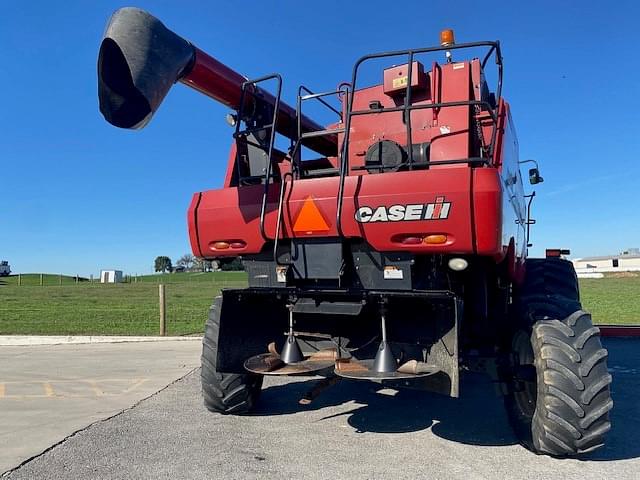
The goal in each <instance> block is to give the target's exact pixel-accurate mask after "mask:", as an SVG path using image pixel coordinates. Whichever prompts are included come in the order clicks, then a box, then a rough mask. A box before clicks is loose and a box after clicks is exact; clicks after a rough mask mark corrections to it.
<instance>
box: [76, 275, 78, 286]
mask: <svg viewBox="0 0 640 480" xmlns="http://www.w3.org/2000/svg"><path fill="white" fill-rule="evenodd" d="M77 284H78V274H77V273H76V285H77Z"/></svg>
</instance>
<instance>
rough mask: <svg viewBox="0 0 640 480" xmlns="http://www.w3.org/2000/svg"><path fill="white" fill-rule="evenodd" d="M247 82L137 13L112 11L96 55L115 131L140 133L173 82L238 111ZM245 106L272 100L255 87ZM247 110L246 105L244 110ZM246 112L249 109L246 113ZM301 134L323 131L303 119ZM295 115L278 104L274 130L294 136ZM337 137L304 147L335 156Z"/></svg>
mask: <svg viewBox="0 0 640 480" xmlns="http://www.w3.org/2000/svg"><path fill="white" fill-rule="evenodd" d="M245 81H247V78H246V77H244V76H242V75H240V74H239V73H237V72H235V71H234V70H232V69H230V68H229V67H227V66H226V65H224V64H222V63H220V62H219V61H217V60H216V59H215V58H213V57H211V56H209V55H207V54H206V53H205V52H203V51H202V50H200V49H198V48H197V47H195V46H194V45H193V44H192V43H190V42H188V41H187V40H185V39H184V38H182V37H180V36H179V35H177V34H175V33H174V32H172V31H171V30H169V29H168V28H167V27H165V26H164V24H163V23H162V22H161V21H160V20H158V19H157V18H155V17H154V16H153V15H151V14H149V13H148V12H145V11H144V10H140V9H139V8H133V7H126V8H121V9H119V10H117V11H116V12H115V13H114V14H113V15H112V16H111V19H110V20H109V23H108V24H107V28H106V31H105V34H104V38H103V40H102V43H101V45H100V52H99V55H98V99H99V102H100V112H102V115H103V116H104V118H105V119H106V120H107V121H108V122H109V123H111V124H112V125H115V126H116V127H120V128H130V129H140V128H143V127H144V126H145V125H147V123H149V121H150V120H151V118H152V117H153V114H154V113H155V112H156V110H157V109H158V107H159V106H160V104H161V103H162V100H163V99H164V97H165V96H166V95H167V93H168V92H169V90H170V89H171V86H172V85H173V84H174V83H176V82H181V83H184V84H185V85H187V86H189V87H191V88H193V89H195V90H197V91H199V92H201V93H203V94H205V95H207V96H208V97H210V98H213V99H214V100H217V101H218V102H220V103H222V104H223V105H226V106H227V107H229V108H231V109H233V110H238V109H239V108H240V97H241V91H242V84H243V83H244V82H245ZM245 98H246V99H247V102H255V101H256V99H259V101H263V102H268V103H270V104H271V105H274V103H275V99H274V97H273V96H272V95H271V94H270V93H268V92H266V91H264V90H263V89H260V88H256V89H255V90H254V93H253V94H249V95H245ZM246 106H247V107H250V106H251V105H250V104H249V105H246ZM250 110H251V109H250ZM301 124H302V131H303V132H312V131H318V130H322V129H323V127H322V126H320V125H318V124H317V123H315V122H314V121H312V120H310V119H308V118H306V117H304V116H303V117H302V119H301ZM295 125H296V111H295V110H294V109H293V108H291V107H290V106H289V105H287V104H285V103H284V102H280V111H279V113H278V123H277V125H276V129H277V131H278V132H279V133H281V134H282V135H285V136H287V137H289V138H291V137H292V135H294V132H295ZM337 144H338V141H337V137H336V136H335V135H333V136H323V137H312V138H309V139H308V141H307V142H305V146H307V147H309V148H311V149H313V150H315V151H317V152H319V153H322V154H323V155H327V156H334V155H336V154H337Z"/></svg>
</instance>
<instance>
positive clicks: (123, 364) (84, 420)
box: [0, 340, 201, 473]
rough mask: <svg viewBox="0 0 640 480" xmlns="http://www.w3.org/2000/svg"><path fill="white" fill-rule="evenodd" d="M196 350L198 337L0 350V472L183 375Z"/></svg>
mask: <svg viewBox="0 0 640 480" xmlns="http://www.w3.org/2000/svg"><path fill="white" fill-rule="evenodd" d="M200 349H201V343H200V342H199V341H197V340H193V341H163V342H153V343H147V342H145V343H114V344H88V345H53V346H2V347H0V473H2V472H4V471H6V470H8V469H10V468H13V467H15V466H17V465H18V464H20V463H21V462H23V461H25V460H27V459H28V458H30V457H32V456H34V455H37V454H39V453H41V452H42V451H44V450H46V449H47V448H49V447H51V446H52V445H54V444H56V443H57V442H60V441H61V440H63V439H64V438H65V437H67V436H68V435H70V434H72V433H73V432H75V431H77V430H79V429H82V428H85V427H87V426H88V425H90V424H91V423H93V422H96V421H98V420H103V419H106V418H108V417H111V416H113V415H115V414H117V413H119V412H121V411H122V410H124V409H126V408H129V407H131V406H133V405H134V404H136V403H137V402H139V401H140V400H142V399H144V398H146V397H148V396H149V395H152V394H153V393H156V392H157V391H159V390H161V389H162V388H164V387H166V386H167V385H168V384H170V383H171V382H173V381H175V380H176V379H178V378H180V377H182V376H184V375H185V374H187V373H188V372H189V371H191V370H193V369H194V368H195V367H197V366H198V365H199V363H200V358H199V357H200Z"/></svg>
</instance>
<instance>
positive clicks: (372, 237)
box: [189, 168, 473, 256]
mask: <svg viewBox="0 0 640 480" xmlns="http://www.w3.org/2000/svg"><path fill="white" fill-rule="evenodd" d="M338 181H339V178H338V177H329V178H317V179H305V180H297V181H295V182H294V187H293V191H291V192H287V194H286V195H287V197H288V198H289V201H288V204H287V206H285V209H284V222H283V235H285V236H292V235H293V232H292V225H293V224H294V223H295V220H296V218H297V214H298V213H299V211H300V210H301V208H302V206H303V204H304V202H305V200H306V199H307V198H308V197H311V198H312V199H313V201H314V203H315V205H316V207H317V208H318V209H319V210H320V212H321V213H322V216H323V218H324V219H326V220H327V223H328V224H329V230H328V231H322V232H315V233H312V234H306V233H303V234H302V236H305V237H335V236H338V232H337V228H336V224H335V223H336V221H335V218H336V196H337V192H338ZM470 183H471V169H468V168H467V169H459V168H451V169H441V170H433V171H428V170H418V171H412V172H396V173H385V174H378V175H366V176H351V177H348V178H347V179H346V181H345V196H344V204H343V211H342V218H343V224H342V227H343V231H344V234H345V235H346V236H347V237H352V238H363V239H365V240H366V241H367V242H368V243H369V244H370V245H371V246H372V247H373V248H375V249H376V250H379V251H398V250H407V251H411V252H415V253H429V252H439V253H441V252H455V253H471V252H473V244H472V236H471V221H470V219H471V206H470V194H469V191H470V190H469V189H470ZM262 192H263V187H262V186H260V185H256V186H246V187H242V188H241V189H238V188H224V189H220V190H211V191H207V192H203V193H202V198H201V200H200V204H199V207H198V211H197V218H198V222H197V223H198V236H199V248H200V249H201V250H202V253H203V254H205V255H208V256H214V255H215V256H231V255H239V254H247V253H258V252H260V251H261V250H262V248H263V246H264V240H263V239H262V237H261V236H260V233H259V232H260V229H259V224H260V223H259V215H260V203H261V199H262ZM278 193H279V192H278V189H277V188H272V189H271V190H270V195H269V199H268V204H267V214H266V221H265V228H266V232H267V235H268V236H269V237H270V238H272V237H273V235H274V233H275V222H276V216H277V200H278ZM438 197H444V201H446V202H447V203H450V204H451V206H450V210H449V212H448V215H447V218H443V219H436V220H431V219H429V220H403V221H381V222H373V223H359V222H357V221H356V218H355V215H356V211H357V209H358V208H360V207H362V206H368V207H371V208H372V209H377V208H378V207H381V206H385V207H392V206H394V205H404V206H406V205H420V204H427V203H433V202H435V201H436V199H437V198H438ZM195 213H196V212H195V210H194V209H193V208H191V209H190V213H189V215H190V217H193V215H194V214H195ZM189 225H190V230H191V228H192V226H193V225H194V223H193V222H192V221H191V218H190V224H189ZM190 233H191V235H192V238H193V232H191V231H190ZM427 234H445V235H447V236H448V239H449V240H448V241H447V243H445V244H443V245H426V244H420V245H403V244H401V243H400V242H399V241H397V240H396V237H397V236H398V235H407V236H408V235H427ZM231 240H242V241H244V242H246V247H244V248H243V249H240V250H236V251H232V250H227V251H221V252H216V251H214V250H212V249H211V245H212V244H213V243H214V242H216V241H231ZM194 250H195V249H194Z"/></svg>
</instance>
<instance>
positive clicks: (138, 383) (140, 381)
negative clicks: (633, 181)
mask: <svg viewBox="0 0 640 480" xmlns="http://www.w3.org/2000/svg"><path fill="white" fill-rule="evenodd" d="M147 380H149V379H148V378H140V379H138V381H137V382H136V383H134V384H133V385H131V386H130V387H129V388H127V389H125V390H124V391H123V392H122V393H129V392H131V391H133V390H135V389H136V388H138V387H139V386H140V385H142V384H143V383H144V382H146V381H147Z"/></svg>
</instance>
